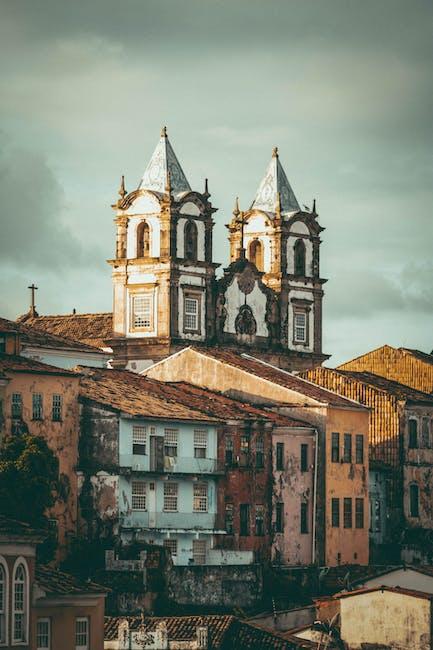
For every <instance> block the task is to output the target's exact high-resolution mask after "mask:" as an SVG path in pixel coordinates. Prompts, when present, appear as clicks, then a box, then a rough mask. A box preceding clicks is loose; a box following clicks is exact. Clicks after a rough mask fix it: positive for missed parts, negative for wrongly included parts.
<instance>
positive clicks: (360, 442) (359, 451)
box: [355, 433, 364, 465]
mask: <svg viewBox="0 0 433 650" xmlns="http://www.w3.org/2000/svg"><path fill="white" fill-rule="evenodd" d="M355 444H356V449H355V462H356V463H357V464H358V465H363V464H364V436H363V435H362V433H357V434H356V439H355Z"/></svg>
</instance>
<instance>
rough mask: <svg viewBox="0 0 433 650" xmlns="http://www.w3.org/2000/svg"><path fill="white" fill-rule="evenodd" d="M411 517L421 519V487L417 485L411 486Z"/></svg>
mask: <svg viewBox="0 0 433 650" xmlns="http://www.w3.org/2000/svg"><path fill="white" fill-rule="evenodd" d="M409 507H410V513H409V514H410V516H411V517H419V487H418V485H417V484H416V483H412V485H410V486H409Z"/></svg>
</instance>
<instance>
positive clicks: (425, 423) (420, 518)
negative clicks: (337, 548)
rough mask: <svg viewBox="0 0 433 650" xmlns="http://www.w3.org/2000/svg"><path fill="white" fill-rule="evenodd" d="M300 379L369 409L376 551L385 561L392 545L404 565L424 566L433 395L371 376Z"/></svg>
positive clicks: (342, 373)
mask: <svg viewBox="0 0 433 650" xmlns="http://www.w3.org/2000/svg"><path fill="white" fill-rule="evenodd" d="M303 376H304V377H306V378H307V379H309V380H310V381H314V382H315V383H317V384H319V385H320V386H323V387H325V388H327V389H330V390H333V391H335V392H336V393H338V394H339V395H343V396H345V397H348V398H350V399H356V400H358V401H359V402H361V403H362V404H365V405H366V406H368V407H369V408H370V424H369V457H370V509H371V523H370V530H371V540H372V542H373V550H374V552H375V553H376V554H379V556H380V550H381V549H380V547H381V546H382V547H384V548H383V549H382V551H384V552H385V556H384V558H383V559H385V558H386V555H388V560H389V559H390V558H389V553H390V544H391V543H392V544H393V545H394V546H395V547H396V551H397V553H399V552H400V550H401V548H402V549H403V551H404V553H405V557H406V559H407V560H408V561H413V560H414V559H418V560H422V561H426V560H427V559H428V556H429V551H428V549H429V546H430V542H429V540H430V531H431V529H432V527H433V510H432V503H431V493H432V490H433V396H432V395H429V394H427V393H423V392H421V391H418V390H415V389H414V388H410V387H409V386H406V385H404V384H400V383H398V382H395V381H392V380H389V379H386V378H384V377H382V376H378V375H375V374H373V373H370V372H356V371H350V370H341V369H337V370H332V369H330V368H315V369H314V370H310V371H309V372H307V373H304V374H303ZM423 548H424V552H423V551H422V549H423ZM419 553H421V555H419ZM397 557H398V556H397ZM432 559H433V558H432Z"/></svg>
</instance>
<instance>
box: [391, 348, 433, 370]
mask: <svg viewBox="0 0 433 650" xmlns="http://www.w3.org/2000/svg"><path fill="white" fill-rule="evenodd" d="M399 350H401V351H402V352H407V353H409V354H411V355H412V356H414V357H416V358H417V359H419V360H420V361H424V363H429V364H430V365H432V366H433V354H427V353H426V352H421V350H413V349H411V348H399Z"/></svg>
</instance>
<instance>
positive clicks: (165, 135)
mask: <svg viewBox="0 0 433 650" xmlns="http://www.w3.org/2000/svg"><path fill="white" fill-rule="evenodd" d="M166 137H167V127H166V126H163V127H162V129H161V138H166Z"/></svg>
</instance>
